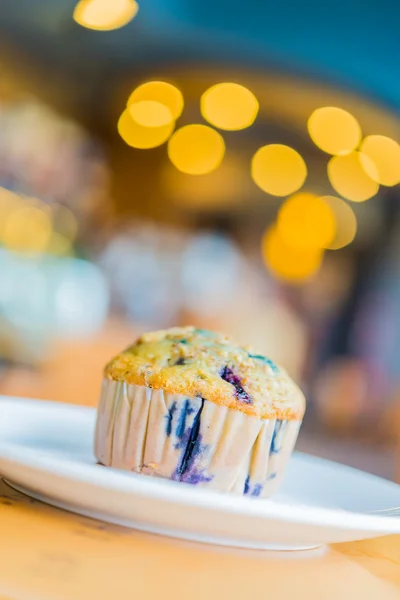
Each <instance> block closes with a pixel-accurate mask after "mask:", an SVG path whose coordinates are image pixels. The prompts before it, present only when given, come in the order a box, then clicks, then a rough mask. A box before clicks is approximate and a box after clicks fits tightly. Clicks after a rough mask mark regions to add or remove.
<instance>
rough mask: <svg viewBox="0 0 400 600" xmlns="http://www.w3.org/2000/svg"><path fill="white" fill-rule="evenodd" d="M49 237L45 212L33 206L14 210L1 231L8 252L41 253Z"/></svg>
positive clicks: (47, 218) (49, 224)
mask: <svg viewBox="0 0 400 600" xmlns="http://www.w3.org/2000/svg"><path fill="white" fill-rule="evenodd" d="M50 236H51V220H50V217H49V215H48V212H47V211H44V210H41V209H39V208H37V207H36V206H33V205H29V204H28V205H26V206H25V205H23V204H21V206H20V207H19V208H18V209H17V210H14V211H13V212H12V213H11V214H10V215H9V216H8V219H7V220H6V222H5V224H4V229H3V236H2V237H3V243H4V245H5V246H6V247H7V248H8V249H9V250H14V251H20V252H43V251H44V250H45V248H46V246H47V243H48V241H49V239H50Z"/></svg>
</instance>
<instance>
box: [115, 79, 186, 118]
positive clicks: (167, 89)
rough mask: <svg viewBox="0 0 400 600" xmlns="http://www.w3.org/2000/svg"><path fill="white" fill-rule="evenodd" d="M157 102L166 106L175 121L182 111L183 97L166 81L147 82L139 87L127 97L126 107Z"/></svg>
mask: <svg viewBox="0 0 400 600" xmlns="http://www.w3.org/2000/svg"><path fill="white" fill-rule="evenodd" d="M148 100H150V101H152V102H159V103H160V104H163V105H164V106H166V107H167V108H168V109H169V111H170V113H171V115H172V119H173V120H174V121H176V119H177V118H178V117H180V115H181V114H182V111H183V106H184V102H183V96H182V93H181V92H180V90H178V88H177V87H175V86H174V85H172V84H171V83H167V82H166V81H148V82H147V83H143V84H142V85H139V86H138V87H137V88H136V89H135V90H134V91H133V92H132V94H131V95H130V96H129V98H128V103H127V106H128V107H130V106H131V105H132V104H136V103H137V102H144V101H148Z"/></svg>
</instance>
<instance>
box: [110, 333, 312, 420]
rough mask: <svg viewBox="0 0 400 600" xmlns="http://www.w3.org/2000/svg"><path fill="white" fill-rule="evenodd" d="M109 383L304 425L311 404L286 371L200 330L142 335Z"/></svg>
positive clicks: (113, 367) (116, 361)
mask: <svg viewBox="0 0 400 600" xmlns="http://www.w3.org/2000/svg"><path fill="white" fill-rule="evenodd" d="M105 377H106V378H109V379H114V380H116V381H125V382H126V383H128V384H135V385H144V386H147V387H152V388H155V389H163V390H165V391H166V392H169V393H173V394H183V395H186V396H188V397H195V396H201V397H202V398H205V399H206V400H210V401H211V402H215V403H216V404H221V405H224V406H228V407H229V408H233V409H236V410H240V411H242V412H244V413H246V414H248V415H251V416H256V417H260V418H266V419H272V418H276V419H301V418H302V417H303V414H304V410H305V399H304V396H303V394H302V392H301V391H300V389H299V388H298V387H297V386H296V384H295V383H293V381H292V380H291V379H290V377H289V376H288V375H287V373H286V371H284V370H283V369H281V368H280V367H278V366H277V365H275V363H273V362H272V361H271V360H270V359H268V358H266V357H265V356H262V355H259V354H255V353H253V352H252V351H251V350H250V349H249V348H245V347H242V346H239V345H238V344H236V343H235V342H234V341H233V340H232V339H230V338H228V337H227V336H225V335H223V334H220V333H215V332H212V331H208V330H205V329H195V328H194V327H174V328H172V329H166V330H161V331H154V332H151V333H146V334H144V335H142V336H141V337H140V338H139V339H138V340H137V341H136V342H135V343H134V344H133V345H132V346H130V347H129V348H127V349H126V350H125V351H124V352H121V353H120V354H118V355H117V356H116V357H115V358H113V359H112V361H111V362H110V363H109V364H108V365H107V366H106V368H105Z"/></svg>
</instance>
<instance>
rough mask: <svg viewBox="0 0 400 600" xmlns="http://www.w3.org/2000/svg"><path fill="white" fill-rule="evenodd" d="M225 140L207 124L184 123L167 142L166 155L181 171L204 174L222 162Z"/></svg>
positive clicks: (190, 173)
mask: <svg viewBox="0 0 400 600" xmlns="http://www.w3.org/2000/svg"><path fill="white" fill-rule="evenodd" d="M224 154H225V142H224V138H223V137H222V135H220V134H219V133H218V132H217V131H215V129H211V127H208V126H207V125H186V126H185V127H181V128H180V129H178V130H177V131H176V132H175V133H174V135H173V136H172V137H171V139H170V140H169V142H168V156H169V158H170V160H171V162H172V164H173V165H174V166H175V167H176V168H177V169H178V170H179V171H182V172H183V173H188V174H189V175H204V174H206V173H211V171H214V169H216V168H217V167H218V166H219V165H220V164H221V162H222V159H223V158H224Z"/></svg>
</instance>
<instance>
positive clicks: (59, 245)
mask: <svg viewBox="0 0 400 600" xmlns="http://www.w3.org/2000/svg"><path fill="white" fill-rule="evenodd" d="M46 253H47V254H52V255H54V256H71V255H72V254H73V252H72V244H71V240H69V239H68V238H66V237H65V236H63V235H61V234H60V233H57V232H56V231H53V233H52V234H51V236H50V238H49V240H48V242H47V245H46Z"/></svg>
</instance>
